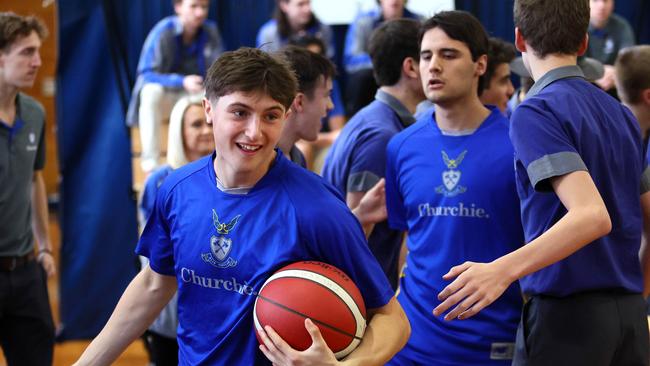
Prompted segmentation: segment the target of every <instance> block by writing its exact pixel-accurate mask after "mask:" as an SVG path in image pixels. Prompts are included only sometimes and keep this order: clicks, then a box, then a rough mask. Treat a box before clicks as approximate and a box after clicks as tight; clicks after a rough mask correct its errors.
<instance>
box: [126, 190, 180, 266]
mask: <svg viewBox="0 0 650 366" xmlns="http://www.w3.org/2000/svg"><path fill="white" fill-rule="evenodd" d="M166 198H167V194H166V191H165V190H163V189H161V190H159V191H158V194H157V196H156V201H155V203H154V206H153V212H152V213H151V216H150V217H149V220H148V221H147V224H146V225H145V227H144V230H143V232H142V235H141V236H140V241H139V242H138V245H137V247H136V248H135V252H136V254H138V255H141V256H143V257H147V258H149V266H150V267H151V269H153V270H154V272H156V273H160V274H162V275H167V276H175V272H174V250H173V246H172V242H171V237H170V230H169V222H168V221H167V216H166V215H165V211H166V202H165V201H166Z"/></svg>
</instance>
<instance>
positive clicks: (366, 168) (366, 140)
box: [346, 130, 392, 192]
mask: <svg viewBox="0 0 650 366" xmlns="http://www.w3.org/2000/svg"><path fill="white" fill-rule="evenodd" d="M391 137H392V134H391V133H389V132H388V131H384V130H372V131H365V132H362V133H361V134H360V135H359V138H358V140H357V141H356V145H357V146H356V147H355V148H354V150H353V155H352V157H351V160H350V173H349V175H348V180H347V183H346V191H347V192H366V191H368V190H370V188H372V187H373V186H374V185H375V184H377V182H378V181H379V180H380V179H381V178H382V177H384V175H385V169H386V145H387V144H388V141H389V140H390V138H391Z"/></svg>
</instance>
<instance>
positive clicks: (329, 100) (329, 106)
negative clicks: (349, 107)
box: [327, 96, 334, 113]
mask: <svg viewBox="0 0 650 366" xmlns="http://www.w3.org/2000/svg"><path fill="white" fill-rule="evenodd" d="M332 109H334V102H333V101H332V97H331V96H329V97H327V112H328V113H329V111H331V110H332Z"/></svg>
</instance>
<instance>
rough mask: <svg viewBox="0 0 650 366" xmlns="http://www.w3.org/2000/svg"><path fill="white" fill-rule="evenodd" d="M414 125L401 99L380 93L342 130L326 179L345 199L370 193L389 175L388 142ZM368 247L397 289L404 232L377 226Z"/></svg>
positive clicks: (329, 159)
mask: <svg viewBox="0 0 650 366" xmlns="http://www.w3.org/2000/svg"><path fill="white" fill-rule="evenodd" d="M413 122H415V118H413V115H412V114H411V113H410V112H409V111H408V109H406V107H405V106H404V105H403V104H402V103H401V102H400V101H399V100H397V99H396V98H395V97H393V96H392V95H390V94H388V93H386V92H384V91H382V90H378V91H377V94H376V95H375V101H373V102H372V103H370V104H369V105H368V106H367V107H365V108H363V109H362V110H361V111H359V112H358V113H357V114H355V115H354V117H352V119H351V120H350V121H349V122H348V123H347V124H346V125H345V127H343V129H342V130H341V134H340V135H339V137H337V139H336V141H335V142H334V144H333V145H332V148H331V149H330V151H329V152H328V154H327V157H326V158H325V164H324V165H323V172H322V175H323V178H325V180H327V181H329V182H330V183H332V184H333V185H334V187H336V188H337V189H338V190H339V192H340V193H341V194H342V195H343V197H345V196H346V194H347V192H366V191H368V190H370V188H372V187H373V186H374V185H375V184H377V182H378V181H379V180H380V179H381V178H382V177H384V175H385V170H386V146H387V145H388V141H390V139H391V138H392V137H393V136H395V135H396V134H397V133H398V132H400V131H402V130H404V128H406V127H407V126H409V125H411V124H412V123H413ZM368 245H369V246H370V250H371V251H372V253H373V254H374V255H375V257H376V258H377V260H378V261H379V263H380V264H381V266H382V267H383V269H384V272H385V273H386V275H387V276H388V279H389V280H390V283H391V285H392V286H393V288H396V287H397V272H398V270H397V262H398V258H399V251H400V248H401V245H402V233H401V232H400V231H396V230H393V229H391V228H389V227H388V222H387V221H383V222H380V223H377V224H376V225H375V227H374V229H373V230H372V233H371V234H370V237H369V238H368Z"/></svg>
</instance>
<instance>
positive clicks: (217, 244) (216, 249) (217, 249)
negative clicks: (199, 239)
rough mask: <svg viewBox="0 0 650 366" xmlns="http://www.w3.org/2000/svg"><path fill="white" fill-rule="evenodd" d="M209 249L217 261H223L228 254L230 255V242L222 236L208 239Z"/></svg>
mask: <svg viewBox="0 0 650 366" xmlns="http://www.w3.org/2000/svg"><path fill="white" fill-rule="evenodd" d="M210 249H211V250H212V255H214V257H215V258H216V259H217V260H218V261H219V262H222V261H224V260H225V259H226V258H227V257H228V254H230V249H232V240H230V239H228V238H226V237H224V236H213V237H212V238H210Z"/></svg>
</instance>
